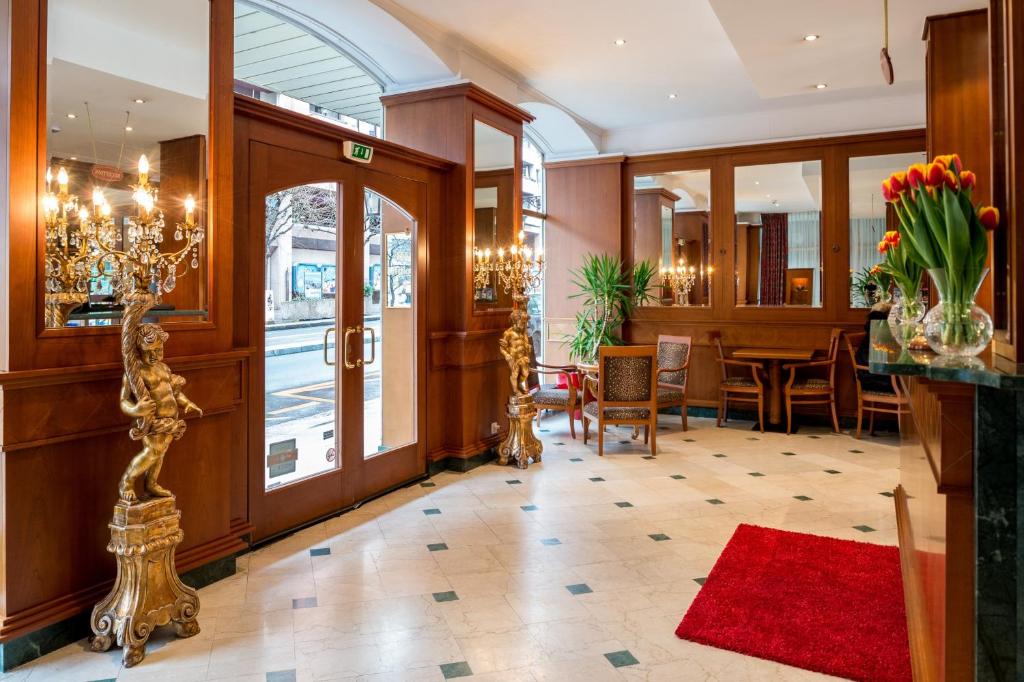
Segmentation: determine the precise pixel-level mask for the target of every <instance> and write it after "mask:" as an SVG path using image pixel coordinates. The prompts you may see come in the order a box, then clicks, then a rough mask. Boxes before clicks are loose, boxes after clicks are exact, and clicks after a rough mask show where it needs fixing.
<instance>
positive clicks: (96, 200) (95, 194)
mask: <svg viewBox="0 0 1024 682" xmlns="http://www.w3.org/2000/svg"><path fill="white" fill-rule="evenodd" d="M105 203H107V202H106V200H105V199H104V198H103V192H102V191H101V190H100V189H99V188H98V187H93V190H92V205H93V207H99V206H102V205H103V204H105Z"/></svg>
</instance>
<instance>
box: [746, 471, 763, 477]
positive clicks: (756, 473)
mask: <svg viewBox="0 0 1024 682" xmlns="http://www.w3.org/2000/svg"><path fill="white" fill-rule="evenodd" d="M747 475H748V476H754V477H755V478H756V477H758V476H764V474H762V473H761V472H760V471H751V472H750V473H749V474H747Z"/></svg>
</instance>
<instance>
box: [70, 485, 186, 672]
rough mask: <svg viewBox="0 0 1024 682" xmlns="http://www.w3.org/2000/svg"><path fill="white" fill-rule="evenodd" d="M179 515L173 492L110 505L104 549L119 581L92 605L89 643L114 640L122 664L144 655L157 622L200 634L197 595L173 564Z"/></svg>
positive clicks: (98, 647) (96, 646) (104, 644)
mask: <svg viewBox="0 0 1024 682" xmlns="http://www.w3.org/2000/svg"><path fill="white" fill-rule="evenodd" d="M180 518H181V512H180V511H178V510H177V508H176V507H175V505H174V498H173V497H160V498H154V499H151V500H147V501H145V502H136V503H133V504H127V503H125V502H118V503H117V504H116V505H115V506H114V520H113V521H112V522H111V523H110V544H109V545H107V551H109V552H111V553H113V554H114V555H115V556H116V557H117V580H116V581H115V582H114V588H113V589H112V590H111V591H110V594H108V595H107V596H106V598H104V599H103V600H102V601H101V602H100V603H99V604H97V605H96V606H95V607H94V608H93V610H92V621H91V623H92V631H93V633H95V634H94V635H93V637H92V638H91V639H90V646H91V647H92V650H93V651H106V650H107V649H109V648H110V647H111V645H112V644H113V643H114V642H115V641H116V642H117V644H118V646H121V647H123V648H124V653H123V656H122V658H123V661H124V665H125V667H126V668H130V667H132V666H133V665H135V664H136V663H139V662H140V661H142V659H143V658H145V656H146V641H147V640H148V639H149V635H150V634H151V633H152V632H153V628H155V627H157V626H158V625H167V624H168V623H170V622H172V621H173V623H174V631H175V633H176V634H177V635H178V637H191V636H192V635H195V634H198V633H199V623H197V622H196V615H197V614H198V613H199V596H198V595H197V594H196V591H195V590H193V589H192V588H191V587H188V586H187V585H185V584H184V583H182V582H181V580H180V579H179V578H178V573H177V571H175V569H174V549H175V548H176V547H177V546H178V543H180V542H181V538H182V532H181V528H180V526H179V524H178V522H179V520H180Z"/></svg>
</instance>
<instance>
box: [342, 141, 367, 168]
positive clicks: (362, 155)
mask: <svg viewBox="0 0 1024 682" xmlns="http://www.w3.org/2000/svg"><path fill="white" fill-rule="evenodd" d="M344 152H345V158H346V159H351V160H352V161H358V162H359V163H370V161H371V160H372V159H373V147H370V146H369V145H365V144H359V143H358V142H353V141H351V140H346V141H345V148H344Z"/></svg>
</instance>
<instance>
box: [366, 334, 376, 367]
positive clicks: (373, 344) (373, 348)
mask: <svg viewBox="0 0 1024 682" xmlns="http://www.w3.org/2000/svg"><path fill="white" fill-rule="evenodd" d="M366 331H368V332H370V359H369V360H367V361H366V364H367V365H372V364H373V361H374V360H376V359H377V332H375V331H373V327H367V328H366Z"/></svg>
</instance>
